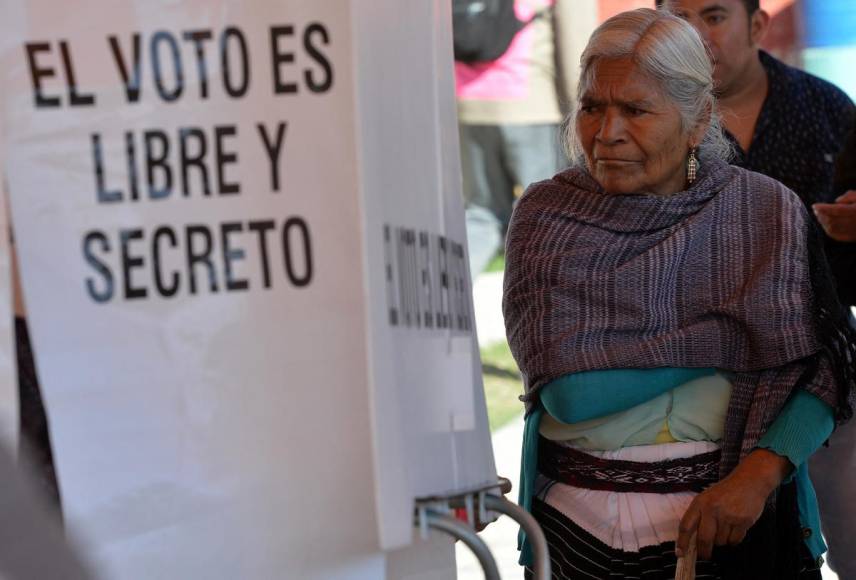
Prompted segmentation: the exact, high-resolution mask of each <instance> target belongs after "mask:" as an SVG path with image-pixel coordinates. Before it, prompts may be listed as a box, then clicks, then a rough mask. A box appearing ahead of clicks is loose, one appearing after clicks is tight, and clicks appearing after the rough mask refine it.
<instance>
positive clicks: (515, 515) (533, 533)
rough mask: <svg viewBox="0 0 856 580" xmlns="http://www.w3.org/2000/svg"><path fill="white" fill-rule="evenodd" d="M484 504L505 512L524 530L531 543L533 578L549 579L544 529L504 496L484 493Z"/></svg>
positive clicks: (548, 555)
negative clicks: (533, 559)
mask: <svg viewBox="0 0 856 580" xmlns="http://www.w3.org/2000/svg"><path fill="white" fill-rule="evenodd" d="M484 505H485V507H486V508H487V509H489V510H491V511H494V512H499V513H501V514H505V515H507V516H508V517H510V518H511V519H513V520H514V521H516V522H517V523H518V524H520V527H522V528H523V529H524V530H526V536H527V537H528V538H529V542H530V544H531V545H532V553H533V555H534V556H535V565H534V570H533V571H534V573H535V575H534V580H549V579H550V576H551V574H552V571H551V569H550V568H551V565H550V550H549V548H548V547H547V538H546V537H545V536H544V531H543V530H542V529H541V526H540V525H538V522H537V521H535V518H533V517H532V515H531V514H530V513H529V512H527V511H526V510H525V509H523V508H522V507H520V506H519V505H517V504H516V503H513V502H510V501H508V500H507V499H505V498H504V497H501V496H496V495H492V494H485V495H484Z"/></svg>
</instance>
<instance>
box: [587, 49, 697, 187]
mask: <svg viewBox="0 0 856 580" xmlns="http://www.w3.org/2000/svg"><path fill="white" fill-rule="evenodd" d="M593 66H594V70H593V71H592V72H593V75H592V79H593V82H592V85H591V86H590V87H589V88H588V90H586V91H585V93H583V95H582V98H581V100H580V110H579V112H578V113H577V117H576V129H577V136H578V138H579V139H580V142H581V144H582V148H583V152H584V154H585V159H586V165H587V166H588V169H589V171H590V172H591V174H592V176H594V178H595V179H596V180H597V181H598V183H600V185H601V186H602V187H603V188H604V189H605V190H606V191H607V192H608V193H613V194H628V193H629V194H632V193H654V194H659V195H668V194H672V193H675V192H678V191H681V190H682V189H684V187H685V185H686V160H687V156H688V155H689V150H690V135H689V134H687V133H686V132H684V131H682V130H681V115H680V112H679V111H678V108H677V106H676V105H675V104H674V103H672V102H671V101H670V100H669V99H667V98H666V97H665V95H664V94H663V93H662V91H661V90H660V88H659V86H658V85H657V83H656V82H655V81H653V80H652V79H650V78H649V77H648V76H646V75H644V74H642V73H641V72H640V71H639V70H638V69H637V68H636V65H635V64H633V62H631V60H630V59H603V60H599V61H597V62H595V64H594V65H593Z"/></svg>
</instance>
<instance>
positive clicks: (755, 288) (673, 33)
mask: <svg viewBox="0 0 856 580" xmlns="http://www.w3.org/2000/svg"><path fill="white" fill-rule="evenodd" d="M711 74H712V73H711V63H710V60H709V59H708V55H707V53H706V52H705V48H704V46H703V44H702V42H701V40H700V39H699V37H698V35H697V34H696V32H695V31H694V30H693V28H692V27H691V26H690V25H689V24H687V23H686V22H684V21H682V20H681V19H679V18H676V17H674V16H672V15H669V14H667V13H664V12H657V11H654V10H649V9H640V10H636V11H632V12H626V13H623V14H620V15H618V16H616V17H614V18H611V19H609V20H607V21H606V22H605V23H604V24H603V25H601V26H600V27H599V28H598V29H597V30H596V31H595V32H594V34H593V35H592V37H591V39H590V41H589V44H588V46H587V48H586V50H585V52H584V53H583V56H582V72H581V79H580V98H579V103H578V105H579V106H578V109H577V112H576V114H575V117H574V122H573V125H572V127H570V129H569V134H570V135H572V137H571V141H572V142H573V143H572V151H573V153H574V154H575V155H573V156H572V157H574V158H576V159H578V162H577V163H576V165H575V166H574V167H572V168H571V169H569V170H567V171H565V172H563V173H560V174H559V175H557V176H556V177H554V178H553V179H551V180H548V181H544V182H541V183H537V184H534V185H532V186H531V187H530V188H529V189H528V191H527V192H526V194H525V195H524V196H523V197H522V198H521V199H520V201H519V203H518V205H517V207H516V209H515V211H514V215H513V218H512V222H511V226H510V230H509V233H508V241H507V250H506V277H505V292H504V298H503V312H504V315H505V323H506V329H507V334H508V340H509V342H510V344H511V348H512V352H513V353H514V356H515V358H516V359H517V362H518V364H519V366H520V369H521V371H522V373H523V376H524V379H525V383H526V394H525V395H524V397H523V399H524V401H526V403H527V410H528V413H527V418H526V426H525V434H524V444H523V445H524V450H523V452H524V456H523V473H522V484H521V503H522V504H523V505H524V506H525V507H527V508H528V509H530V511H531V512H532V513H533V514H534V515H535V517H536V518H537V519H538V520H539V522H540V523H541V525H542V527H543V528H544V530H545V533H546V535H547V538H548V543H549V544H550V547H551V558H552V561H553V570H554V574H555V575H556V576H557V577H560V578H574V579H576V578H644V579H652V578H673V577H674V575H675V565H676V553H677V555H678V556H680V555H681V554H682V553H684V552H685V551H687V550H688V549H689V548H690V544H691V543H693V544H694V545H695V546H697V549H698V554H699V558H700V559H699V562H698V565H697V568H696V570H697V577H698V578H752V579H759V578H771V579H772V578H775V579H777V580H780V579H786V578H801V579H804V578H820V574H819V572H818V571H817V568H818V565H819V562H820V561H821V560H820V555H821V554H822V553H823V552H824V550H825V545H824V543H823V539H822V537H821V535H820V526H819V521H818V515H817V506H816V503H815V500H814V493H813V491H812V486H811V482H810V480H809V477H808V471H807V469H806V459H807V458H808V456H810V455H811V454H812V453H813V452H814V451H815V450H816V449H818V448H819V447H820V446H821V444H822V443H823V442H824V441H825V440H826V439H827V438H828V437H829V436H830V434H831V433H832V431H833V428H834V425H835V422H836V420H838V421H843V420H845V419H846V418H848V417H849V416H850V414H851V410H850V405H849V401H848V399H849V393H850V389H851V388H852V387H853V384H854V369H853V361H854V360H856V358H854V357H856V345H854V339H853V336H852V331H851V330H850V329H849V327H848V326H847V324H846V316H845V313H844V312H843V310H842V309H841V307H840V306H839V305H838V302H837V300H836V296H835V294H834V290H833V287H832V283H831V281H830V279H829V276H828V266H827V265H826V262H825V259H824V257H823V253H822V250H821V249H820V246H819V239H820V238H819V237H817V235H816V232H815V231H814V228H813V226H812V222H811V220H810V219H809V217H808V215H807V213H806V210H805V208H804V206H803V205H802V204H801V203H800V201H799V199H798V198H797V197H796V196H795V195H794V194H793V193H792V192H791V191H789V190H788V189H786V188H785V187H784V186H783V185H781V184H780V183H778V182H776V181H774V180H772V179H769V178H766V177H764V176H762V175H759V174H757V173H751V172H748V171H744V170H741V169H738V168H736V167H732V166H729V165H728V164H727V163H726V162H725V161H724V159H726V158H727V155H728V147H727V145H725V142H724V141H723V137H722V133H721V131H720V129H719V124H718V117H717V113H716V107H715V102H714V97H713V94H712V88H713V85H712V80H711ZM522 552H523V553H522V555H521V560H522V563H523V564H525V565H531V550H530V548H529V546H528V544H527V542H526V539H525V537H523V538H522Z"/></svg>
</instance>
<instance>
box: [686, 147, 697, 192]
mask: <svg viewBox="0 0 856 580" xmlns="http://www.w3.org/2000/svg"><path fill="white" fill-rule="evenodd" d="M696 149H697V148H696V147H693V148H692V149H690V157H689V159H687V183H692V182H693V181H695V180H696V173H697V172H698V159H696V156H695V153H696Z"/></svg>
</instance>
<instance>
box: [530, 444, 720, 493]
mask: <svg viewBox="0 0 856 580" xmlns="http://www.w3.org/2000/svg"><path fill="white" fill-rule="evenodd" d="M720 456H721V452H720V450H719V449H717V450H715V451H710V452H708V453H701V454H699V455H693V456H692V457H682V458H680V459H667V460H665V461H656V462H650V463H649V462H644V461H625V460H621V459H602V458H600V457H595V456H594V455H590V454H588V453H585V452H583V451H579V450H577V449H572V448H570V447H565V446H563V445H559V444H558V443H556V442H554V441H550V440H549V439H545V438H544V437H541V438H540V439H539V441H538V471H539V472H540V473H541V474H543V475H544V476H546V477H548V478H550V479H552V480H554V481H558V482H561V483H566V484H568V485H573V486H574V487H582V488H585V489H598V490H608V491H619V492H642V493H676V492H680V491H695V492H700V491H702V490H704V489H705V488H706V487H708V486H709V485H711V484H713V483H716V482H717V481H719V459H720Z"/></svg>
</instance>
